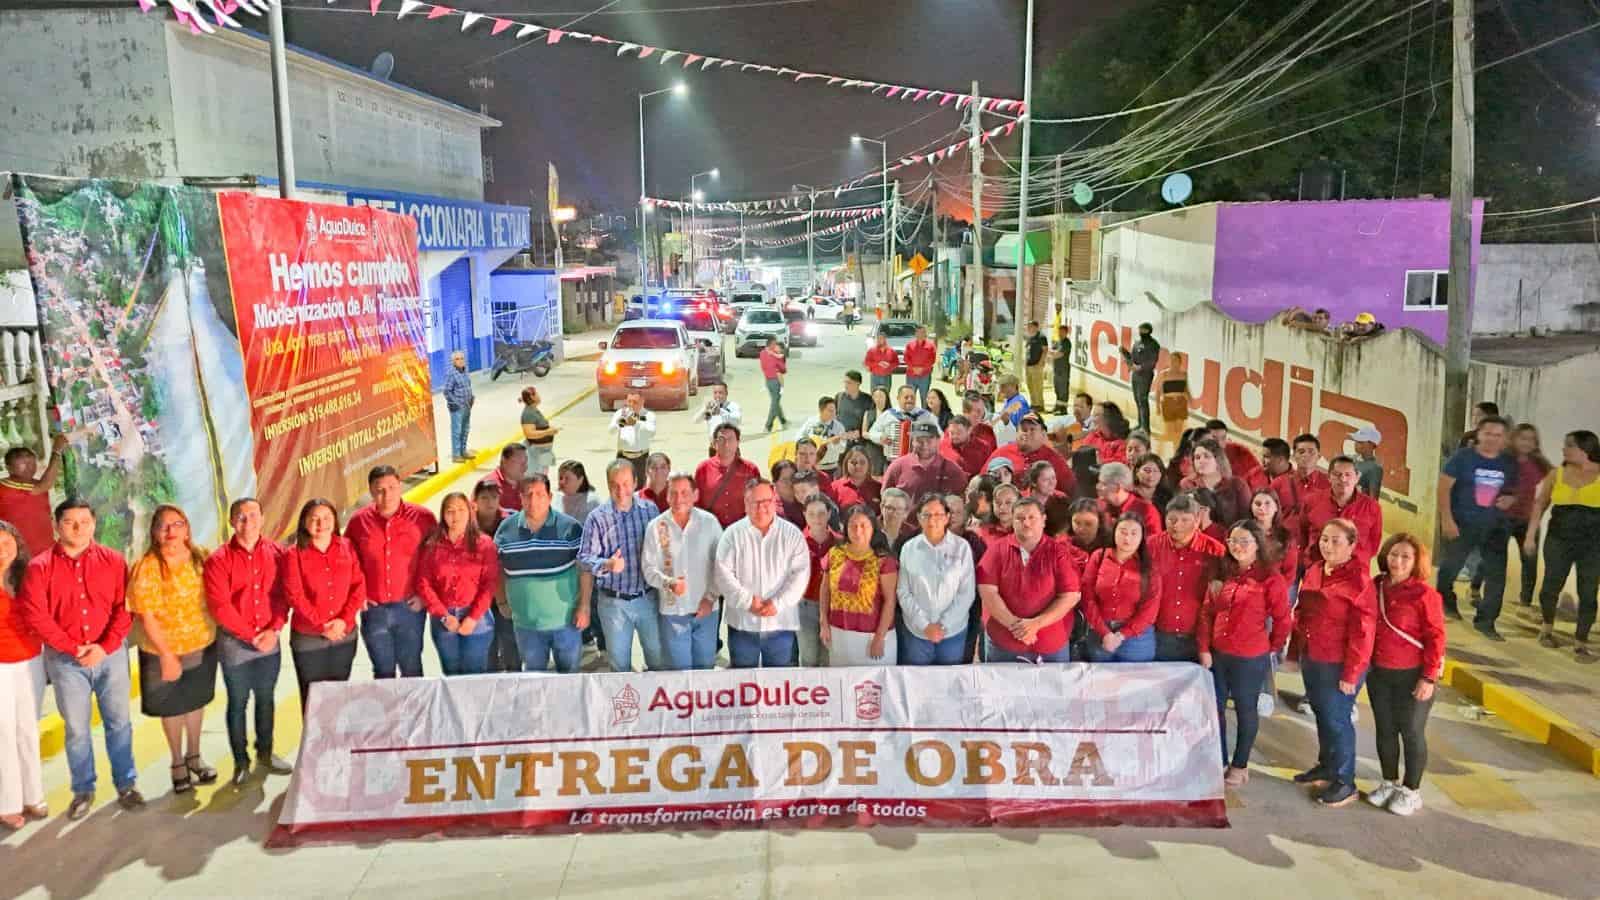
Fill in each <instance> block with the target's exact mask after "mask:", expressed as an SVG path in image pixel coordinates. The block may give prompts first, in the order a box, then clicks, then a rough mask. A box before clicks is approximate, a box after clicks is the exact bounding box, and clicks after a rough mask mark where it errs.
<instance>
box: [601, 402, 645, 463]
mask: <svg viewBox="0 0 1600 900" xmlns="http://www.w3.org/2000/svg"><path fill="white" fill-rule="evenodd" d="M628 412H629V410H628V407H626V406H624V407H623V408H622V409H619V410H617V411H616V413H615V414H614V415H612V417H611V425H610V426H609V427H608V429H607V430H609V431H610V432H611V433H612V434H614V435H616V436H617V450H618V451H619V452H622V453H649V452H650V439H651V438H653V437H655V436H656V414H655V413H653V412H651V411H650V410H648V409H643V410H640V411H639V418H638V419H637V420H636V421H635V422H634V423H633V424H632V425H624V424H622V420H623V417H624V416H626V415H628Z"/></svg>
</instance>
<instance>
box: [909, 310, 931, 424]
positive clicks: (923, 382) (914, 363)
mask: <svg viewBox="0 0 1600 900" xmlns="http://www.w3.org/2000/svg"><path fill="white" fill-rule="evenodd" d="M905 358H906V384H908V385H910V386H912V387H914V388H916V389H917V402H918V403H921V404H922V405H923V406H927V405H928V389H929V388H931V387H932V386H933V366H934V363H936V362H937V361H938V359H939V346H938V345H937V344H935V343H934V342H933V341H930V340H928V326H926V325H918V326H917V335H916V337H914V338H912V340H911V343H909V344H906V350H905Z"/></svg>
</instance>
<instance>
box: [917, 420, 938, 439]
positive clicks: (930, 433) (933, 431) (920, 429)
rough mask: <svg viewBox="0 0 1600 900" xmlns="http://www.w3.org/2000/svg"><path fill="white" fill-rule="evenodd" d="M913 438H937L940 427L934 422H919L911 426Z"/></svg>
mask: <svg viewBox="0 0 1600 900" xmlns="http://www.w3.org/2000/svg"><path fill="white" fill-rule="evenodd" d="M911 436H912V437H914V438H919V437H931V438H936V437H938V436H939V426H937V425H935V424H933V423H932V422H918V423H917V424H915V425H912V426H911Z"/></svg>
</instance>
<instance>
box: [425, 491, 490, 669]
mask: <svg viewBox="0 0 1600 900" xmlns="http://www.w3.org/2000/svg"><path fill="white" fill-rule="evenodd" d="M499 585H500V562H499V556H498V554H496V553H495V549H494V539H493V538H491V537H490V536H489V535H486V534H484V533H483V532H481V531H479V530H478V523H477V517H476V516H475V515H474V513H473V509H472V503H471V502H469V501H468V500H467V495H466V494H462V493H453V494H449V495H447V496H446V497H445V498H444V502H443V503H441V504H439V527H438V528H437V529H436V530H435V531H434V533H433V534H432V535H430V536H429V537H428V540H427V542H426V543H424V544H423V545H422V559H421V560H420V562H419V563H418V565H417V594H418V595H419V596H421V597H422V603H423V605H424V606H426V607H427V610H428V616H429V631H430V632H431V633H432V634H433V649H434V650H436V651H438V653H439V667H440V668H441V669H443V670H444V674H446V675H481V674H483V673H484V672H487V671H488V670H489V645H490V644H491V643H493V641H494V618H495V617H494V613H493V612H492V611H491V610H490V609H489V607H490V604H492V603H493V602H494V592H495V588H497V587H499Z"/></svg>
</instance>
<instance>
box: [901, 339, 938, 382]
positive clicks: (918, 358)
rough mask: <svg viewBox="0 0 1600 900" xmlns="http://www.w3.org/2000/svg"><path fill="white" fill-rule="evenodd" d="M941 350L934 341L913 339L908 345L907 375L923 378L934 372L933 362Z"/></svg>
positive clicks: (908, 376)
mask: <svg viewBox="0 0 1600 900" xmlns="http://www.w3.org/2000/svg"><path fill="white" fill-rule="evenodd" d="M938 355H939V350H938V348H937V347H935V346H934V344H933V341H912V342H911V343H909V344H907V345H906V377H907V378H921V377H922V376H924V375H932V374H933V363H934V360H935V359H936V358H937V357H938Z"/></svg>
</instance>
